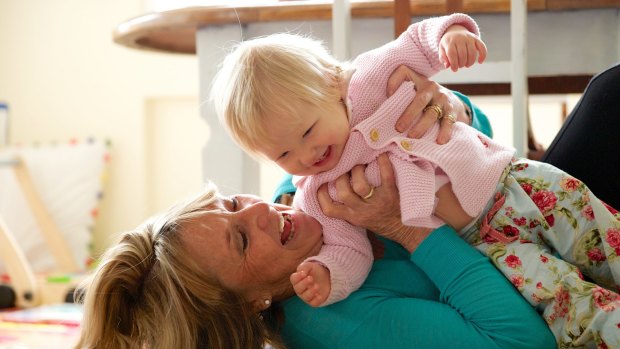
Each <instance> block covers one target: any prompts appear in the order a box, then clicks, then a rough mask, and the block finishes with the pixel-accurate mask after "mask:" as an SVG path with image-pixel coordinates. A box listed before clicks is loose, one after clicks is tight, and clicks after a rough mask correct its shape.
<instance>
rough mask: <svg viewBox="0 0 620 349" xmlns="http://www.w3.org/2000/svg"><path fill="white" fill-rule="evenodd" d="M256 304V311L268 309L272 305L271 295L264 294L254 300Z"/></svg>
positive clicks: (254, 304)
mask: <svg viewBox="0 0 620 349" xmlns="http://www.w3.org/2000/svg"><path fill="white" fill-rule="evenodd" d="M252 305H253V306H254V310H255V311H256V312H259V311H264V310H267V308H269V307H270V306H271V296H269V295H264V296H262V297H258V298H257V299H255V300H254V301H253V302H252Z"/></svg>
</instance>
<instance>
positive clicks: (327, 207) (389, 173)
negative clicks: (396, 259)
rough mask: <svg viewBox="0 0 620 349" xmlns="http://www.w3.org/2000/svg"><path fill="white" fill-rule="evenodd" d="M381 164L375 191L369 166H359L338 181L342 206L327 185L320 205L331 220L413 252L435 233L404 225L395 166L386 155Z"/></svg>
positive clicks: (321, 194)
mask: <svg viewBox="0 0 620 349" xmlns="http://www.w3.org/2000/svg"><path fill="white" fill-rule="evenodd" d="M377 162H378V164H379V171H380V173H381V185H380V186H378V187H376V188H373V187H372V186H371V185H370V184H369V183H368V181H367V180H366V174H365V169H366V166H365V165H357V166H355V167H354V168H353V169H352V170H351V172H350V173H347V174H343V175H342V176H340V177H338V179H336V183H335V184H336V191H337V193H338V198H339V199H340V200H341V201H342V202H341V203H340V202H335V201H333V200H332V199H331V197H330V196H329V193H328V190H327V185H323V186H321V188H319V191H318V200H319V204H320V205H321V209H322V210H323V213H325V215H327V216H328V217H332V218H338V219H343V220H345V221H347V222H349V223H350V224H352V225H355V226H358V227H363V228H366V229H368V230H371V231H373V232H375V233H377V234H379V235H381V236H383V237H385V238H387V239H390V240H393V241H395V242H397V243H399V244H400V245H402V246H403V247H404V248H406V249H407V250H408V251H409V252H413V251H414V250H415V249H416V248H417V247H418V245H419V244H420V243H421V242H422V241H423V240H424V239H425V238H426V237H427V236H428V235H429V234H430V233H431V229H425V228H416V227H408V226H405V225H403V223H402V221H401V216H400V198H399V195H398V188H397V187H396V182H395V178H394V170H393V169H392V163H391V162H390V159H389V158H388V156H387V155H386V154H381V155H380V156H379V157H378V158H377ZM371 190H372V193H371Z"/></svg>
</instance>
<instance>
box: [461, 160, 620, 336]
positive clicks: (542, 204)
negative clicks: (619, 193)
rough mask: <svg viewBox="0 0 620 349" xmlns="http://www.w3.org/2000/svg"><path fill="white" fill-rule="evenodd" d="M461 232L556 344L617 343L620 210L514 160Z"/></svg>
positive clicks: (572, 182)
mask: <svg viewBox="0 0 620 349" xmlns="http://www.w3.org/2000/svg"><path fill="white" fill-rule="evenodd" d="M460 235H461V236H462V237H463V238H464V239H465V240H467V241H468V242H470V243H471V244H472V245H474V246H475V247H476V248H477V249H478V250H480V251H482V252H483V253H485V254H486V255H487V256H489V257H490V258H491V260H492V261H493V263H494V264H495V265H496V266H497V268H498V269H499V270H500V271H501V272H502V273H504V275H506V277H507V278H508V279H509V280H510V281H511V282H512V283H513V284H514V285H515V287H517V289H518V290H519V291H520V292H521V294H522V295H523V296H524V297H525V298H526V299H527V300H528V301H529V302H530V303H531V304H532V305H533V306H535V307H536V308H537V309H538V310H539V312H540V313H541V314H542V316H543V317H544V318H545V320H546V321H547V323H548V325H549V328H550V329H551V331H552V332H553V333H554V335H555V336H556V339H557V341H558V347H559V348H620V296H619V295H618V294H617V293H616V292H614V291H617V290H618V289H619V288H618V285H620V257H619V256H620V213H618V211H616V210H614V209H613V208H611V207H609V206H607V205H606V204H605V203H603V202H602V201H600V200H599V199H597V198H596V196H595V195H594V194H593V193H592V192H591V191H590V190H589V189H588V188H587V187H586V185H585V184H584V183H582V182H581V181H579V180H578V179H575V178H574V177H572V176H570V175H569V174H567V173H565V172H563V171H561V170H559V169H557V168H555V167H553V166H551V165H548V164H545V163H540V162H536V161H531V160H527V159H519V160H513V162H512V164H511V165H509V166H507V168H506V170H505V171H504V173H503V175H502V179H501V180H500V182H499V184H498V186H497V191H496V196H495V197H494V198H493V199H492V200H490V201H489V203H488V204H487V207H486V209H485V210H484V212H483V214H482V215H481V216H480V217H478V218H477V219H476V220H475V222H474V223H472V224H470V225H469V226H468V227H466V228H464V229H463V230H461V232H460ZM582 273H583V274H582ZM611 290H613V291H611ZM507 311H510V310H509V309H507Z"/></svg>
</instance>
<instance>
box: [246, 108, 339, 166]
mask: <svg viewBox="0 0 620 349" xmlns="http://www.w3.org/2000/svg"><path fill="white" fill-rule="evenodd" d="M295 109H296V110H297V111H298V113H299V115H300V117H299V121H294V120H290V121H288V120H286V116H276V117H274V118H273V119H274V120H273V123H272V124H270V125H268V127H269V130H270V131H269V133H270V135H269V139H268V140H267V141H266V142H264V143H263V144H261V145H260V146H259V147H258V149H257V151H258V152H259V153H261V154H263V155H265V156H266V157H267V158H269V159H270V160H272V161H274V162H275V163H276V164H277V165H278V166H280V167H281V168H282V169H283V170H285V171H286V172H288V173H290V174H293V175H298V176H309V175H314V174H317V173H320V172H324V171H328V170H331V169H332V168H334V167H335V166H336V164H338V162H339V161H340V157H341V156H342V152H343V150H344V146H345V144H346V143H347V139H348V138H349V120H348V118H347V110H346V107H345V105H344V104H343V103H342V102H340V101H334V102H330V103H325V105H323V106H320V107H317V106H314V105H311V104H300V105H299V106H298V107H297V108H295Z"/></svg>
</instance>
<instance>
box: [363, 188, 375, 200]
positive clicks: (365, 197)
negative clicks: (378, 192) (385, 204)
mask: <svg viewBox="0 0 620 349" xmlns="http://www.w3.org/2000/svg"><path fill="white" fill-rule="evenodd" d="M374 193H375V187H370V193H368V194H366V196H364V197H363V198H362V199H364V200H368V199H370V198H371V197H372V195H373V194H374Z"/></svg>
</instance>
